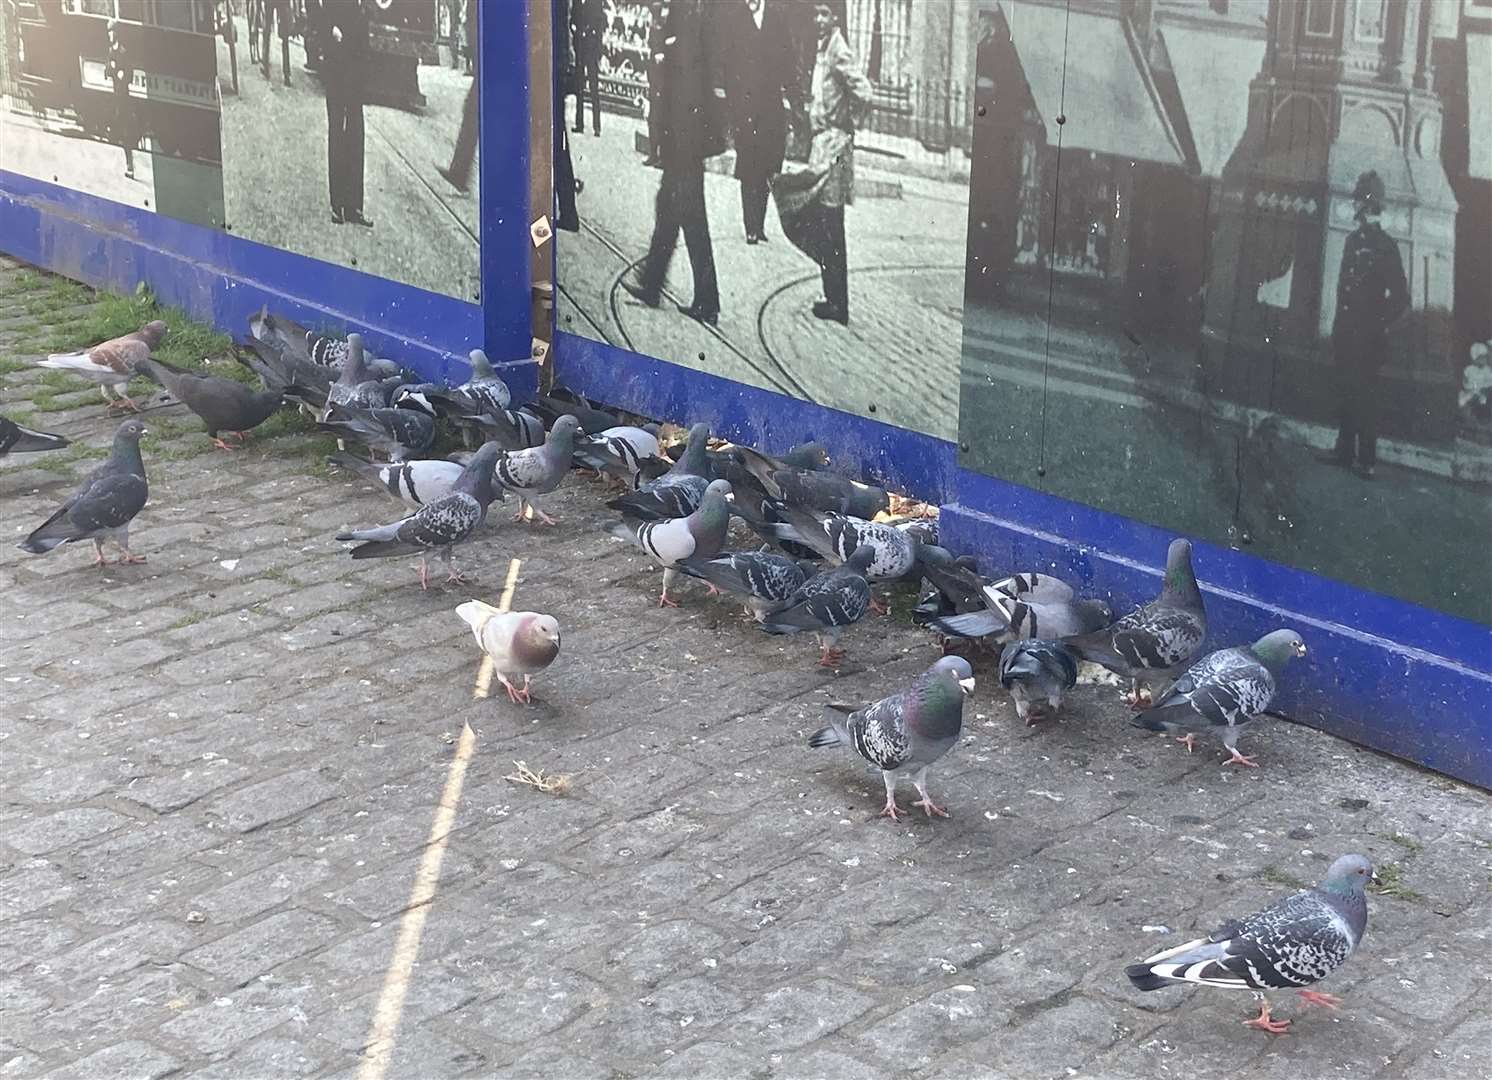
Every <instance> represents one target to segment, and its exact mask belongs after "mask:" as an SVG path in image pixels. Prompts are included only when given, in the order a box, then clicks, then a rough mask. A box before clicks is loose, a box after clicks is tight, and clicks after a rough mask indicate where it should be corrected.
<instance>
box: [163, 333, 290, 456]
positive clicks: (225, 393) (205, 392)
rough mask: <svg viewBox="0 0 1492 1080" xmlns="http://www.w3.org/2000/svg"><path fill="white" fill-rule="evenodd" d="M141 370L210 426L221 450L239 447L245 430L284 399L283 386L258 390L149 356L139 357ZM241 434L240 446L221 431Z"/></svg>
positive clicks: (244, 438)
mask: <svg viewBox="0 0 1492 1080" xmlns="http://www.w3.org/2000/svg"><path fill="white" fill-rule="evenodd" d="M139 370H140V374H142V375H148V376H149V377H150V378H152V379H154V380H155V381H156V382H158V383H160V384H161V385H162V386H164V387H165V388H166V389H167V390H168V391H170V393H171V396H172V397H174V398H175V399H176V400H177V401H179V402H181V403H182V404H183V405H185V406H186V407H187V408H188V409H189V410H191V411H192V413H194V414H195V415H196V416H197V418H198V419H200V420H201V421H202V423H203V424H205V425H206V427H207V437H208V438H209V439H211V440H212V444H213V445H214V446H216V447H218V448H219V449H221V450H236V449H238V448H239V447H241V446H243V444H244V443H245V442H246V441H247V439H248V436H247V434H246V432H248V431H251V430H252V429H254V428H256V427H258V426H259V425H260V424H262V423H264V421H266V420H268V419H269V418H270V417H271V416H273V415H274V414H275V412H276V411H277V410H278V409H279V407H280V406H281V404H283V403H284V400H285V395H284V391H283V390H282V389H275V390H269V389H266V390H255V389H254V388H253V387H251V386H245V385H244V384H243V383H241V382H236V381H235V380H233V379H225V378H223V377H222V376H220V375H208V374H207V373H205V372H197V371H183V370H181V369H180V368H175V367H172V366H171V365H169V364H163V363H161V362H160V361H158V360H152V359H151V358H150V357H148V356H147V357H146V358H145V359H143V360H141V361H140V367H139ZM219 432H222V433H224V434H231V435H237V436H238V446H234V445H233V444H231V443H228V442H226V441H224V440H223V438H222V437H221V436H220V435H219V434H218V433H219Z"/></svg>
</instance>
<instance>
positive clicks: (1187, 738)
mask: <svg viewBox="0 0 1492 1080" xmlns="http://www.w3.org/2000/svg"><path fill="white" fill-rule="evenodd" d="M1176 741H1177V742H1179V743H1180V744H1181V745H1182V746H1184V747H1186V752H1187V753H1188V754H1190V753H1191V752H1192V751H1193V750H1195V749H1196V748H1197V737H1196V736H1195V735H1193V734H1192V733H1191V732H1190V731H1188V732H1187V733H1186V734H1185V735H1179V736H1177V738H1176Z"/></svg>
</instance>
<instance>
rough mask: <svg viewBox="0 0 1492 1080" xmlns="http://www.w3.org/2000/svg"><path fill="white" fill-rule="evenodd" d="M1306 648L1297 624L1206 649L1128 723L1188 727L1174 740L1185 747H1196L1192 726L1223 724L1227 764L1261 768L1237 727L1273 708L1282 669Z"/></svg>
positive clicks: (1162, 727)
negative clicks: (1241, 745)
mask: <svg viewBox="0 0 1492 1080" xmlns="http://www.w3.org/2000/svg"><path fill="white" fill-rule="evenodd" d="M1305 654H1306V647H1305V642H1304V641H1302V640H1301V638H1300V635H1299V634H1297V633H1296V632H1295V631H1294V630H1275V631H1274V632H1272V633H1269V634H1265V635H1264V636H1263V637H1261V638H1260V639H1259V640H1258V641H1256V642H1254V643H1253V644H1252V645H1240V646H1238V647H1237V648H1233V649H1219V650H1218V651H1217V652H1211V653H1208V654H1207V655H1206V656H1204V657H1202V659H1200V660H1198V661H1197V662H1196V663H1195V664H1193V665H1192V666H1191V667H1190V668H1188V669H1187V670H1186V673H1185V674H1184V675H1182V676H1181V678H1179V679H1177V680H1176V681H1175V682H1174V683H1172V684H1171V686H1170V688H1169V689H1168V690H1166V691H1165V692H1164V693H1163V694H1162V695H1161V697H1160V698H1159V700H1157V701H1156V702H1155V704H1153V705H1151V706H1150V707H1149V708H1148V709H1146V710H1145V711H1144V712H1142V713H1139V714H1138V715H1136V716H1134V717H1132V718H1131V719H1130V723H1132V724H1134V725H1135V726H1136V727H1142V728H1148V729H1149V730H1151V731H1171V732H1175V731H1182V732H1185V733H1186V734H1184V735H1183V736H1181V738H1179V739H1177V740H1176V741H1177V742H1181V743H1185V744H1186V748H1187V750H1191V749H1192V745H1193V740H1194V739H1195V736H1194V735H1193V734H1192V732H1193V731H1196V730H1198V729H1206V728H1222V729H1223V746H1225V747H1226V748H1227V750H1228V753H1229V754H1231V755H1232V756H1231V757H1230V758H1228V760H1227V761H1226V762H1224V764H1225V765H1247V766H1249V767H1250V768H1255V769H1257V768H1258V767H1259V766H1258V763H1257V762H1255V761H1254V759H1253V758H1252V757H1251V756H1249V755H1247V754H1240V753H1239V752H1238V746H1237V743H1238V733H1239V730H1240V729H1241V728H1242V727H1243V725H1244V724H1247V723H1248V722H1249V721H1250V720H1254V719H1256V718H1257V717H1258V716H1259V715H1260V714H1261V713H1263V712H1264V710H1265V709H1267V708H1269V703H1270V701H1272V700H1273V699H1274V690H1275V680H1277V679H1278V678H1279V676H1280V672H1281V671H1283V670H1284V668H1285V665H1286V664H1288V663H1289V662H1290V661H1291V660H1292V659H1294V658H1295V657H1297V656H1304V655H1305Z"/></svg>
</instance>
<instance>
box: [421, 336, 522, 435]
mask: <svg viewBox="0 0 1492 1080" xmlns="http://www.w3.org/2000/svg"><path fill="white" fill-rule="evenodd" d="M470 358H471V378H469V379H467V380H466V381H465V382H464V383H462V384H461V385H460V386H455V387H451V388H449V389H446V388H444V387H437V388H436V389H435V390H434V391H433V392H432V394H431V398H432V400H434V401H435V402H437V403H438V405H439V406H440V407H441V415H442V416H448V417H452V418H469V417H477V416H490V415H495V414H497V413H500V412H503V411H504V410H505V409H507V407H508V406H509V405H510V404H511V403H512V401H513V394H512V391H510V390H509V389H508V384H507V383H505V382H503V381H502V379H501V378H499V377H498V375H497V373H496V372H495V371H493V370H492V362H491V361H490V360H488V359H487V354H486V353H484V352H483V351H482V350H481V349H473V350H472V351H471V353H470Z"/></svg>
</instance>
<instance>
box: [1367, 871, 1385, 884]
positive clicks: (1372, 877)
mask: <svg viewBox="0 0 1492 1080" xmlns="http://www.w3.org/2000/svg"><path fill="white" fill-rule="evenodd" d="M1368 880H1369V881H1370V882H1372V883H1373V884H1374V885H1382V884H1383V879H1382V878H1380V877H1379V876H1378V871H1377V870H1374V871H1373V872H1372V873H1371V874H1369V875H1368Z"/></svg>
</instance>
